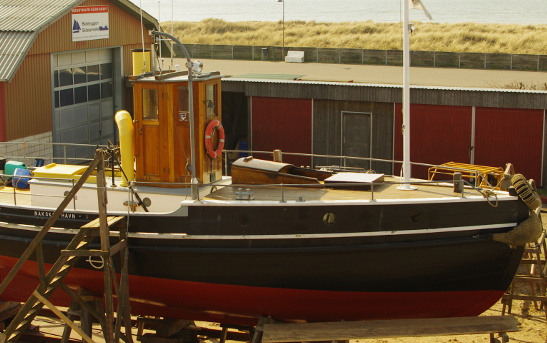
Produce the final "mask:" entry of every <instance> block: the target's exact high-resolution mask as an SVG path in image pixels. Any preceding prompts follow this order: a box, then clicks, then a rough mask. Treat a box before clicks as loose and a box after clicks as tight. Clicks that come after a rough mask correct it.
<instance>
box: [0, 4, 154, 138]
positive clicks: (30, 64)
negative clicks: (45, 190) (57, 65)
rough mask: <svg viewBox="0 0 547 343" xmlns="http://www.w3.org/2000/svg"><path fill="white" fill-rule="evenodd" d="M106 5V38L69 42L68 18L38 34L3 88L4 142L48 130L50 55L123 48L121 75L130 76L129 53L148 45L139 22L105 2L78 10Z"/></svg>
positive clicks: (70, 40)
mask: <svg viewBox="0 0 547 343" xmlns="http://www.w3.org/2000/svg"><path fill="white" fill-rule="evenodd" d="M90 5H108V8H109V21H110V38H109V39H98V40H91V41H83V42H72V31H71V27H72V19H71V14H70V13H68V14H67V15H65V16H63V17H62V18H61V19H59V20H58V21H56V22H55V23H53V24H52V25H50V26H49V27H48V28H46V29H45V30H44V31H42V32H41V33H40V34H39V35H38V37H37V39H36V41H35V42H34V44H33V45H32V47H31V49H30V51H29V54H28V55H27V57H26V58H25V60H24V61H23V63H22V64H21V67H20V69H19V70H18V72H17V73H16V75H15V77H14V79H13V80H12V82H11V83H9V84H8V85H7V86H6V101H7V104H6V121H5V123H6V137H5V139H4V140H13V139H17V138H22V137H27V136H31V135H36V134H40V133H44V132H48V131H51V129H52V103H51V98H52V95H51V93H52V89H51V57H50V54H51V53H56V52H68V51H77V50H87V49H97V48H108V47H120V46H121V47H123V73H124V75H131V73H132V67H131V49H135V48H142V45H141V37H142V36H141V33H142V32H144V38H145V41H146V47H149V46H150V43H151V42H152V39H151V37H150V36H149V34H148V30H146V29H145V30H144V31H143V30H142V29H141V25H140V21H139V20H137V19H135V18H133V17H132V16H131V15H129V14H128V13H126V12H125V11H123V10H121V9H119V8H118V7H116V6H114V5H113V4H111V3H110V2H108V1H105V0H88V1H85V2H84V3H82V5H81V6H90ZM0 138H1V137H0Z"/></svg>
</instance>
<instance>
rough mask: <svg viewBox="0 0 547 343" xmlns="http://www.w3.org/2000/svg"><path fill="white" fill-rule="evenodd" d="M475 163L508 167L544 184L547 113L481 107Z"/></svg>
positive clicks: (476, 120)
mask: <svg viewBox="0 0 547 343" xmlns="http://www.w3.org/2000/svg"><path fill="white" fill-rule="evenodd" d="M475 122H476V124H475V127H476V129H475V164H480V165H489V166H496V167H497V166H499V167H505V164H506V163H512V164H513V166H514V167H515V171H516V172H517V173H521V174H523V175H524V176H525V177H526V178H528V179H534V180H536V182H537V183H538V184H539V183H541V165H542V152H541V151H542V144H543V139H542V137H543V110H525V109H502V108H477V109H476V114H475Z"/></svg>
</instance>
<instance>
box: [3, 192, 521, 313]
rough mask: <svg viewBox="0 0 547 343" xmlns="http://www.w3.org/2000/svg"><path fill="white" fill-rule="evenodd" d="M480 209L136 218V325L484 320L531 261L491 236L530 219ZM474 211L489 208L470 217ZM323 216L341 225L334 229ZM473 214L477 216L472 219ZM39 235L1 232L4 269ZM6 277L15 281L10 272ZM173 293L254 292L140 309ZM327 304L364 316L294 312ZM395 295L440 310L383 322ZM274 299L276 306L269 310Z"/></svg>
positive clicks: (53, 241) (66, 236) (13, 229)
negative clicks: (164, 319)
mask: <svg viewBox="0 0 547 343" xmlns="http://www.w3.org/2000/svg"><path fill="white" fill-rule="evenodd" d="M515 204H518V206H516V209H515ZM471 205H474V206H471ZM482 205H483V204H479V206H477V204H476V203H475V204H469V203H465V202H462V203H456V204H448V203H447V204H422V205H416V206H414V205H411V206H409V205H375V206H357V205H356V206H301V207H296V206H275V207H268V208H266V207H252V206H248V207H244V206H239V207H229V206H224V207H215V206H203V207H189V208H188V212H187V213H185V214H184V215H183V216H180V215H175V214H172V215H163V216H154V217H152V216H148V215H134V216H131V217H130V218H129V231H130V237H129V253H130V255H129V274H130V275H131V278H132V280H133V283H132V284H130V294H131V297H132V299H133V300H134V303H132V309H134V310H135V311H138V312H135V314H150V315H163V316H168V315H178V316H186V317H192V318H191V319H210V320H215V321H218V318H217V317H216V315H212V314H208V313H209V312H211V313H212V312H214V313H216V314H217V315H218V314H221V317H222V318H223V321H225V322H233V323H243V322H245V323H248V322H249V321H252V320H255V319H256V318H257V317H258V316H260V315H264V314H267V315H271V316H272V317H274V318H278V319H280V320H289V321H293V320H308V321H314V320H356V319H372V318H380V317H384V318H411V317H428V316H431V317H435V316H447V315H454V316H457V315H462V314H464V315H478V314H480V313H481V312H482V311H484V310H486V309H487V308H489V307H490V306H491V305H492V304H493V303H494V302H495V301H497V300H498V299H499V297H500V296H501V295H502V294H503V292H504V291H505V290H506V289H507V287H508V286H509V284H510V282H511V280H512V277H513V275H514V274H515V272H516V269H517V267H518V265H519V262H520V258H521V256H522V251H523V250H522V248H520V247H517V248H514V247H510V246H509V245H507V244H504V243H500V242H496V241H494V240H492V234H493V233H498V232H507V231H509V230H511V229H512V228H513V227H514V225H515V223H517V222H519V221H521V220H522V219H524V218H525V217H526V216H527V213H528V210H527V208H526V207H525V206H524V205H522V206H521V204H520V202H517V201H506V202H500V206H498V208H493V207H491V206H489V205H488V204H486V203H484V206H482ZM476 207H484V208H483V210H482V211H479V210H472V209H474V208H476ZM448 209H451V211H449V210H448ZM10 210H11V209H9V208H4V209H2V211H0V213H1V215H0V221H3V220H6V219H7V218H8V217H9V218H10V219H11V220H13V219H14V218H15V216H14V215H13V214H11V213H9V211H10ZM17 211H19V212H18V216H19V217H18V218H19V219H22V220H21V221H22V222H26V223H28V222H31V221H34V223H35V224H37V223H38V222H41V223H43V222H44V221H45V219H47V218H41V217H37V216H34V212H33V211H31V210H23V209H17ZM25 211H26V212H25ZM325 211H328V213H334V214H335V216H336V218H339V220H337V221H336V222H335V223H334V224H332V225H330V224H326V223H324V222H323V219H322V218H323V214H324V213H325ZM473 211H475V212H473ZM467 212H471V213H470V214H469V213H468V214H467V216H463V215H462V214H463V213H467ZM25 213H26V215H25ZM396 213H399V215H395V214H396ZM215 214H216V215H215ZM80 215H82V216H84V215H85V214H74V216H72V214H70V215H65V216H64V217H65V218H62V219H61V220H63V221H64V223H68V222H69V221H70V220H72V222H71V225H66V226H72V227H77V226H80V225H81V223H80V222H79V220H78V216H80ZM242 215H245V216H249V218H250V219H249V221H246V220H243V221H242V220H241V216H242ZM2 216H4V217H2ZM87 216H89V215H87ZM206 218H209V219H206ZM87 219H93V218H86V221H87ZM82 221H83V220H82ZM351 222H353V223H354V224H353V225H351ZM282 223H285V225H281V224H282ZM355 223H357V224H355ZM56 226H60V225H59V224H58V225H56ZM276 227H277V228H276ZM396 227H399V228H400V229H398V230H397V229H395V228H396ZM37 229H38V228H30V227H25V226H20V225H0V251H2V257H1V259H2V260H1V261H0V264H1V265H3V266H4V268H7V267H9V266H10V265H11V264H13V263H14V262H13V261H15V259H16V258H17V257H19V256H20V255H21V254H22V252H23V251H24V249H25V248H26V246H27V245H28V243H29V242H30V241H31V240H32V237H34V236H35V234H36V230H37ZM152 231H154V232H155V233H152ZM274 231H277V232H278V233H277V234H273V232H274ZM146 232H148V233H146ZM158 232H163V234H161V235H158V234H156V233H158ZM183 233H184V234H183ZM73 234H74V230H59V229H57V230H52V232H50V233H49V234H48V235H47V236H46V239H45V241H44V243H43V249H44V255H45V261H46V263H50V264H51V263H53V262H54V261H55V260H56V258H57V257H58V255H59V250H60V249H62V248H64V247H65V246H66V244H67V242H68V241H69V240H70V239H71V237H72V235H73ZM113 242H115V238H113ZM29 263H32V262H29ZM76 268H77V269H76V272H73V273H72V274H71V275H70V276H69V277H68V279H67V283H69V285H71V286H74V287H79V288H88V289H89V290H91V291H94V292H99V293H100V292H102V288H101V287H102V286H101V284H100V282H99V283H97V280H98V279H100V278H99V276H98V272H99V271H100V270H97V269H94V267H93V266H92V264H91V263H89V262H88V261H86V260H85V259H81V260H80V261H79V262H78V263H77V265H76ZM2 273H3V274H4V275H3V276H5V273H7V272H6V269H4V271H3V272H2ZM25 277H26V278H30V279H34V280H35V279H36V278H37V270H36V269H35V268H32V267H30V265H29V267H28V268H26V269H25ZM100 280H102V279H100ZM27 281H28V280H27ZM143 282H147V283H149V284H148V285H144V284H142V283H143ZM27 283H28V282H27ZM174 285H177V286H176V287H179V288H180V289H179V290H177V291H176V292H175V293H174V294H172V296H173V297H178V296H180V297H181V299H186V298H185V297H191V296H192V294H198V293H200V292H202V291H198V290H197V289H198V288H199V289H200V290H201V289H209V290H210V291H214V292H221V293H222V294H225V295H226V296H227V297H228V298H230V289H232V290H234V292H241V291H242V290H244V292H245V293H247V294H248V297H247V298H246V300H242V301H240V302H239V304H238V305H237V306H234V304H232V303H231V300H229V299H225V300H219V301H218V302H216V303H215V304H214V305H212V304H209V302H208V301H207V300H205V299H203V304H204V305H199V304H195V305H193V307H192V308H188V307H187V305H185V303H184V302H182V301H178V300H171V303H170V304H169V305H167V304H164V305H149V306H145V305H143V304H142V301H146V302H147V303H149V304H154V303H156V304H162V301H163V300H164V299H163V297H164V295H163V294H158V293H162V292H163V289H165V290H169V289H172V288H173V287H175V286H174ZM196 285H198V286H196ZM160 287H162V290H159V291H158V289H159V288H160ZM23 288H24V287H23ZM236 289H237V291H235V290H236ZM12 291H13V289H12ZM17 292H19V293H20V292H21V289H19V290H17ZM287 292H288V293H290V294H292V295H291V297H294V296H295V294H298V296H297V297H296V298H298V299H300V300H298V299H293V300H292V301H291V304H290V305H289V304H286V300H287V299H282V298H276V297H279V296H280V294H285V293H287ZM325 292H326V293H325ZM182 293H184V294H185V295H184V296H182V295H180V294H182ZM10 294H11V295H10ZM238 294H239V293H238ZM276 294H278V295H276ZM319 294H322V295H323V296H327V295H331V296H333V297H334V298H337V297H339V298H340V299H341V298H344V299H345V297H349V298H348V299H347V300H346V301H347V302H348V305H347V306H355V307H356V308H359V310H356V309H352V310H348V309H347V308H346V310H343V309H341V308H339V306H338V305H336V304H335V303H332V304H331V305H329V306H330V307H331V308H330V309H325V311H324V312H328V313H329V314H328V316H323V317H321V318H319V317H318V316H317V314H315V312H314V311H310V310H296V309H299V308H301V307H306V306H307V307H309V308H312V307H313V306H312V305H313V303H314V301H317V298H316V297H318V296H319ZM390 295H391V298H392V299H400V300H404V301H408V302H409V303H412V302H413V300H410V298H411V297H414V298H416V299H421V300H422V301H433V302H438V304H437V305H432V304H430V305H428V306H426V307H424V309H423V310H420V309H416V308H414V309H411V308H406V307H404V306H403V307H404V308H401V307H395V309H394V311H395V312H393V313H389V314H385V315H381V316H380V315H375V314H374V313H379V312H378V309H377V308H374V307H370V306H369V305H370V303H371V301H373V300H371V299H375V298H377V297H378V298H382V299H384V300H385V299H387V298H390ZM443 295H444V296H443ZM20 296H21V295H15V294H14V293H10V291H9V290H8V291H7V292H6V293H5V294H4V295H3V297H5V298H9V299H15V298H18V297H20ZM265 296H268V297H272V298H271V299H268V300H267V301H266V300H264V299H262V298H263V297H265ZM462 296H463V298H462ZM204 297H207V296H206V295H204ZM241 297H242V295H241V294H239V295H238V298H241ZM456 297H458V298H460V299H459V300H456ZM243 298H244V299H245V297H243ZM349 299H353V300H349ZM443 299H444V300H445V301H444V303H442V302H443V301H442V300H443ZM449 299H451V300H449ZM480 299H483V300H480ZM17 300H20V301H21V300H24V299H17ZM185 301H186V303H188V301H189V300H188V299H186V300H185ZM281 303H283V304H285V305H284V306H280V304H281ZM173 304H175V305H173ZM257 304H260V306H261V307H260V308H257V307H256V306H257ZM210 306H214V308H210ZM347 306H346V307H347ZM327 317H328V318H327ZM242 318H245V319H244V320H243V319H242Z"/></svg>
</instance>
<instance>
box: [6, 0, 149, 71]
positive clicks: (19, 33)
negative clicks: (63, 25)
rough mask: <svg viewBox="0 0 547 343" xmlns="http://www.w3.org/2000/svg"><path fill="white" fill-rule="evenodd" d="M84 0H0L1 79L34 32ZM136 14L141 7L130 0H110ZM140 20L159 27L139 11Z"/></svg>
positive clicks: (19, 59) (13, 68)
mask: <svg viewBox="0 0 547 343" xmlns="http://www.w3.org/2000/svg"><path fill="white" fill-rule="evenodd" d="M83 2H84V0H0V82H5V81H10V80H11V79H12V78H13V76H14V75H15V72H16V71H17V69H18V68H19V65H20V64H21V63H22V61H23V59H24V57H25V56H26V54H27V51H28V50H29V49H30V47H31V45H32V43H33V41H34V39H35V38H36V36H37V34H38V33H40V32H41V31H42V30H44V29H45V28H46V27H48V26H49V25H51V24H52V23H54V22H55V21H57V20H58V19H59V18H61V17H62V16H64V15H65V14H67V13H69V12H70V11H71V10H72V9H73V8H74V7H76V6H78V5H80V4H81V3H83ZM110 3H112V4H113V5H116V6H118V7H120V8H121V9H123V10H124V11H126V12H128V13H129V14H130V15H131V16H133V17H135V18H139V19H140V16H141V10H140V8H139V7H138V6H137V5H135V4H133V3H132V2H130V1H129V0H110ZM142 16H143V24H144V25H145V26H146V28H148V29H149V30H151V29H159V23H158V21H157V20H156V19H155V18H154V17H152V16H151V15H149V14H148V13H146V12H144V11H142Z"/></svg>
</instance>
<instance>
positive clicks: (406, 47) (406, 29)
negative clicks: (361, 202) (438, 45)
mask: <svg viewBox="0 0 547 343" xmlns="http://www.w3.org/2000/svg"><path fill="white" fill-rule="evenodd" d="M409 12H410V1H409V0H403V127H402V131H403V181H404V184H403V185H401V186H399V187H398V189H401V190H414V189H416V187H412V186H410V22H409Z"/></svg>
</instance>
